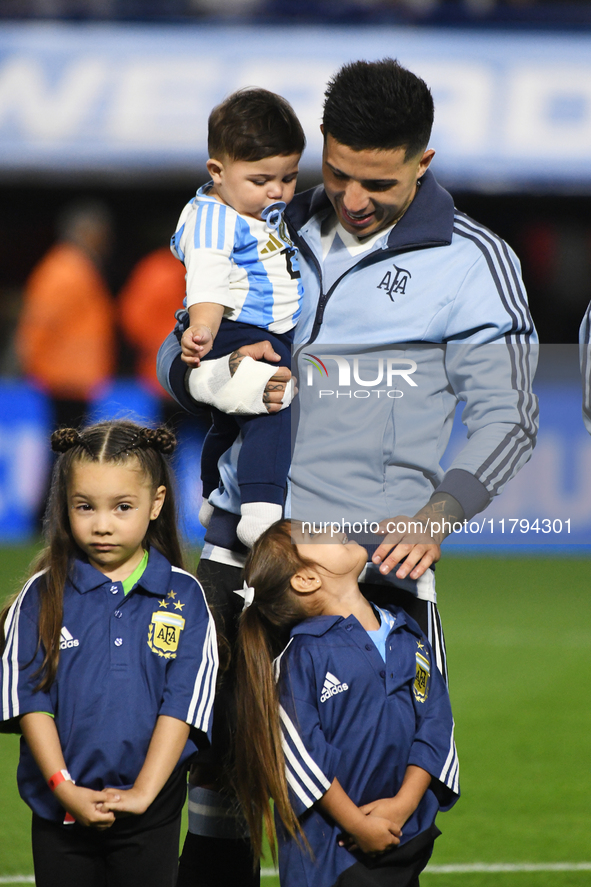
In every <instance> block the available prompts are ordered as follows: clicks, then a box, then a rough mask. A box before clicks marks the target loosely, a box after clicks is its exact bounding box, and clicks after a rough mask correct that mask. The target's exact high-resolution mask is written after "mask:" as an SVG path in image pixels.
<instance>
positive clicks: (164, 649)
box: [148, 591, 185, 659]
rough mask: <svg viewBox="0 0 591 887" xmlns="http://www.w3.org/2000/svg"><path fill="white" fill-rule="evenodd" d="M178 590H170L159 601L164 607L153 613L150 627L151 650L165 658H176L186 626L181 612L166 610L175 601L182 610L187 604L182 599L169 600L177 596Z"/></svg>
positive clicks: (175, 605) (175, 606) (177, 608)
mask: <svg viewBox="0 0 591 887" xmlns="http://www.w3.org/2000/svg"><path fill="white" fill-rule="evenodd" d="M175 597H176V592H174V591H169V593H168V595H167V599H166V600H161V601H159V604H160V607H161V608H162V609H160V610H157V611H156V612H155V613H152V621H151V622H150V625H149V627H148V646H149V647H150V650H152V651H153V652H154V653H157V654H158V656H163V657H164V658H165V659H175V658H176V652H177V649H178V646H179V639H180V636H181V632H182V631H183V629H184V627H185V619H184V617H183V616H181V615H180V613H169V612H168V611H167V610H165V609H164V608H165V607H168V605H169V604H171V603H173V604H174V608H175V609H176V610H182V608H183V607H184V606H185V605H184V604H183V603H181V601H180V600H179V601H169V600H168V598H175Z"/></svg>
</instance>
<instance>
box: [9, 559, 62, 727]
mask: <svg viewBox="0 0 591 887" xmlns="http://www.w3.org/2000/svg"><path fill="white" fill-rule="evenodd" d="M41 575H42V574H41V573H37V574H36V575H35V576H33V577H32V578H31V579H29V581H28V582H27V583H26V585H25V586H24V588H23V590H22V591H21V592H20V594H19V595H18V597H17V599H16V600H15V602H14V603H13V605H12V607H11V608H10V610H9V611H8V616H7V619H6V622H5V625H4V637H5V640H6V646H5V648H4V652H3V654H2V660H1V670H0V680H1V687H2V720H3V721H6V720H9V719H10V718H15V717H18V716H19V715H22V714H26V713H28V712H32V711H46V712H49V713H51V712H53V707H52V703H51V700H50V697H49V694H47V693H42V692H35V691H34V686H35V683H36V680H35V679H33V675H34V673H35V672H36V671H37V670H38V668H39V666H40V665H41V662H42V660H43V653H42V651H41V650H38V649H37V627H36V624H35V623H34V622H33V621H32V620H31V618H30V617H29V615H28V614H27V612H25V609H26V608H27V604H28V603H29V598H30V594H31V593H32V591H33V590H34V586H35V582H36V581H37V580H38V578H39V576H41Z"/></svg>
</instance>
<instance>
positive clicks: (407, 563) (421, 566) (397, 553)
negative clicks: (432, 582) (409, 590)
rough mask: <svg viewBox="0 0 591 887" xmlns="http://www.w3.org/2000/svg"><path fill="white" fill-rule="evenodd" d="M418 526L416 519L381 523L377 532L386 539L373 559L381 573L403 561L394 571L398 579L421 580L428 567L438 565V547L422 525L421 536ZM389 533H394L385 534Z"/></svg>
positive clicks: (401, 519)
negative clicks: (383, 534) (391, 530)
mask: <svg viewBox="0 0 591 887" xmlns="http://www.w3.org/2000/svg"><path fill="white" fill-rule="evenodd" d="M420 524H421V521H420V519H419V516H418V515H417V516H416V517H408V516H407V515H406V514H399V515H398V516H397V517H393V518H391V519H390V520H387V521H382V523H381V524H380V532H381V533H387V534H388V535H387V536H386V538H385V539H384V541H383V542H382V544H381V545H380V546H379V547H378V548H377V549H376V551H375V552H374V555H373V557H372V561H373V563H374V564H380V573H383V574H384V575H386V574H387V573H389V572H390V570H393V569H394V567H395V566H396V565H397V564H399V563H400V561H401V560H404V559H405V560H404V563H403V564H401V566H400V567H399V568H398V570H397V571H396V575H397V577H398V578H399V579H406V577H407V576H410V578H411V579H420V577H421V576H422V575H423V573H424V572H425V570H428V569H429V567H430V566H431V564H435V563H437V561H438V560H439V558H440V557H441V548H440V546H439V543H438V542H437V541H434V540H432V539H431V537H430V536H429V533H428V527H427V524H426V523H423V531H422V532H421V531H420V530H419V529H418V528H419V526H420ZM389 529H393V530H394V532H391V533H388V530H389ZM388 552H390V554H388Z"/></svg>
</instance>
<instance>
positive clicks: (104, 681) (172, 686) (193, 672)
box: [1, 548, 217, 822]
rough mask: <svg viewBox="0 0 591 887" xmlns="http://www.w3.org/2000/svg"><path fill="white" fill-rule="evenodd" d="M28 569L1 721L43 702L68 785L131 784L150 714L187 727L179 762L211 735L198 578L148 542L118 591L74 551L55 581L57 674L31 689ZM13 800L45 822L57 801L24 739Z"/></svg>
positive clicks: (11, 619)
mask: <svg viewBox="0 0 591 887" xmlns="http://www.w3.org/2000/svg"><path fill="white" fill-rule="evenodd" d="M41 576H42V574H37V576H35V577H33V578H32V579H31V580H29V582H28V583H27V584H26V585H25V587H24V588H23V590H22V592H21V593H20V595H19V597H18V598H17V600H16V601H15V603H14V604H13V606H12V608H11V610H10V613H9V616H8V619H7V622H6V628H5V631H6V638H7V644H6V649H5V651H4V654H3V656H2V671H1V682H2V683H1V686H2V720H8V719H10V718H16V717H18V716H20V715H23V714H26V713H28V712H36V711H43V712H47V713H48V714H50V715H53V716H54V718H55V723H56V726H57V729H58V733H59V737H60V741H61V745H62V750H63V753H64V758H65V761H66V766H67V767H68V770H69V771H70V774H71V776H72V778H73V779H74V780H75V782H76V784H77V785H81V786H85V787H86V788H91V789H96V790H100V789H102V788H105V787H108V786H113V787H117V788H129V787H131V786H132V785H133V783H134V781H135V779H136V777H137V775H138V773H139V771H140V769H141V767H142V765H143V763H144V760H145V757H146V752H147V750H148V745H149V743H150V739H151V737H152V733H153V730H154V727H155V724H156V720H157V718H158V716H159V715H168V716H169V717H173V718H178V719H179V720H181V721H185V722H186V723H188V724H190V725H191V727H193V728H194V730H192V732H191V737H190V739H189V741H188V742H187V744H186V745H185V748H184V749H183V752H182V755H181V758H180V761H179V765H180V764H183V763H184V762H186V761H187V759H188V758H189V757H190V756H191V755H192V754H194V752H195V751H196V750H197V744H196V743H198V744H207V742H208V741H209V739H210V738H211V721H212V717H211V715H212V704H213V697H214V690H215V679H216V673H217V647H216V635H215V628H214V624H213V620H212V617H211V614H210V612H209V609H208V607H207V604H206V602H205V597H204V595H203V590H202V588H201V586H200V585H199V583H198V582H197V580H196V579H195V578H194V577H193V576H191V575H190V574H189V573H186V572H185V571H184V570H180V569H178V568H176V567H171V565H170V564H169V562H168V561H167V560H166V558H165V557H163V555H162V554H160V552H159V551H157V550H156V549H154V548H151V549H150V554H149V560H148V565H147V567H146V569H145V571H144V572H143V574H142V575H141V577H140V579H139V581H138V583H137V584H136V586H135V587H134V588H133V589H132V590H131V591H130V592H129V593H128V594H127V595H125V594H124V590H123V585H122V583H121V582H112V581H111V580H110V579H108V578H107V577H106V576H105V575H104V573H101V572H100V571H98V570H96V569H95V568H94V567H92V566H91V565H90V564H89V563H87V562H86V561H82V560H76V561H74V562H73V564H72V569H71V571H70V579H69V580H68V581H67V583H66V586H65V589H64V608H63V620H62V632H61V643H60V658H59V666H58V672H57V678H56V680H55V682H54V683H53V685H52V687H51V689H50V690H49V691H48V692H36V691H35V689H34V688H35V685H36V683H37V681H38V678H36V677H35V676H34V675H35V671H36V670H37V669H38V668H39V666H40V664H41V661H42V652H41V651H40V650H38V649H37V639H38V631H37V621H38V605H39V585H40V578H41ZM18 784H19V791H20V793H21V797H22V798H23V800H24V801H26V803H27V804H28V805H29V806H30V807H31V808H32V809H33V811H34V812H35V813H37V814H38V815H39V816H41V817H43V818H45V819H51V820H55V821H58V822H61V821H63V808H62V807H61V806H60V805H59V803H58V802H57V800H56V799H55V798H54V796H53V795H52V793H51V791H50V790H49V788H48V787H47V784H46V783H45V780H44V779H43V777H42V776H41V773H40V771H39V768H38V767H37V765H36V763H35V761H34V760H33V757H32V755H31V753H30V752H29V750H28V748H27V746H26V744H25V742H24V740H21V757H20V763H19V767H18Z"/></svg>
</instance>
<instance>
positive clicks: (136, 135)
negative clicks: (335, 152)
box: [0, 23, 591, 190]
mask: <svg viewBox="0 0 591 887" xmlns="http://www.w3.org/2000/svg"><path fill="white" fill-rule="evenodd" d="M384 56H395V57H397V58H398V59H399V60H400V61H401V63H403V64H404V65H406V66H407V67H409V68H410V69H411V70H413V71H415V72H416V73H417V74H420V75H421V76H422V77H424V78H425V80H426V81H427V82H428V83H429V85H430V86H431V87H432V90H433V94H434V98H435V103H436V109H437V110H436V126H435V130H434V133H433V138H432V142H431V145H432V147H434V148H435V149H436V150H437V154H438V156H437V158H436V161H435V169H436V172H437V173H438V175H439V177H440V178H441V179H442V181H444V182H445V183H447V184H449V185H461V186H462V187H481V188H493V189H503V188H507V189H508V188H514V187H516V186H517V185H518V186H519V189H523V188H527V187H540V186H543V187H545V188H550V189H553V188H557V189H564V188H567V189H568V188H570V187H575V186H576V187H577V189H578V190H580V189H581V188H588V187H589V186H591V36H590V35H584V34H575V33H571V34H552V33H540V32H536V33H526V32H518V33H506V32H505V33H503V32H495V33H490V32H488V33H485V32H478V31H453V30H447V29H446V30H439V31H437V30H429V29H411V28H408V29H407V28H401V27H380V28H374V27H364V28H355V29H349V28H346V27H342V26H341V27H330V28H327V27H314V28H312V27H303V26H302V27H290V28H289V29H287V28H282V27H280V26H267V27H262V26H256V27H250V28H249V27H248V26H235V27H230V26H225V27H217V26H211V25H193V24H191V25H168V26H163V25H158V26H157V27H156V26H149V25H124V24H119V25H107V24H84V23H80V24H73V23H72V24H51V23H47V24H38V23H8V24H3V25H2V26H0V172H1V171H4V172H7V171H16V170H24V171H44V170H46V171H56V170H63V171H75V170H79V171H88V172H93V173H96V172H101V171H102V172H105V171H106V172H113V173H121V172H125V171H131V170H135V171H143V172H146V171H148V172H149V171H151V170H152V171H155V172H178V171H183V170H184V171H187V170H191V169H195V168H196V167H197V168H201V167H202V165H203V163H204V161H205V159H206V153H205V151H206V147H205V145H206V123H207V116H208V113H209V111H210V110H211V108H212V107H213V106H214V105H215V104H216V103H217V102H219V101H220V100H221V99H222V98H223V97H224V96H225V95H227V94H228V93H230V92H232V91H233V90H235V89H237V88H239V87H241V86H248V85H257V86H264V87H267V88H269V89H272V90H274V91H276V92H279V93H282V94H283V95H285V96H286V98H288V99H289V100H290V101H291V102H292V103H293V105H294V107H295V109H296V111H297V112H298V114H299V115H300V117H301V119H302V122H303V125H304V128H305V130H306V134H307V137H308V143H309V147H308V149H307V151H306V154H305V157H304V165H305V167H306V168H308V169H310V170H317V169H318V166H319V158H320V150H321V139H320V133H319V122H320V118H321V114H322V98H323V90H324V87H325V84H326V81H327V80H328V78H329V77H330V76H331V74H332V73H334V71H335V70H337V69H338V68H339V66H340V65H341V64H343V63H344V62H347V61H351V60H353V59H359V58H364V59H379V58H382V57H384Z"/></svg>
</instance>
